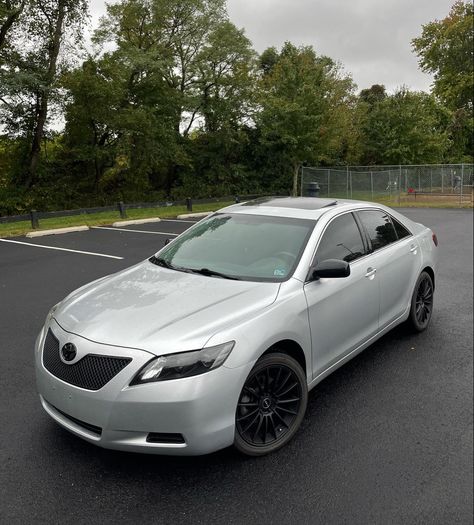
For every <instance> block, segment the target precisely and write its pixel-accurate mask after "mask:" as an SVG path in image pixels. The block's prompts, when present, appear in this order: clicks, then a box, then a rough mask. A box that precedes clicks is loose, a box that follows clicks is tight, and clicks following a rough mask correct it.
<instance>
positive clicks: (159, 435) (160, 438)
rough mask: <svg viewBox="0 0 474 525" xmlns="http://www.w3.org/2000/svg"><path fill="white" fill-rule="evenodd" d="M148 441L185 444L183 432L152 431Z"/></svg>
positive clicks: (164, 443)
mask: <svg viewBox="0 0 474 525" xmlns="http://www.w3.org/2000/svg"><path fill="white" fill-rule="evenodd" d="M146 441H147V443H161V444H163V445H166V444H169V445H184V444H185V443H186V441H184V437H183V436H182V434H167V433H164V432H150V433H149V434H148V436H147V437H146Z"/></svg>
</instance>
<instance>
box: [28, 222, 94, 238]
mask: <svg viewBox="0 0 474 525" xmlns="http://www.w3.org/2000/svg"><path fill="white" fill-rule="evenodd" d="M88 229H89V226H86V225H83V226H70V227H68V228H54V229H53V230H40V231H37V232H28V233H27V234H26V237H28V238H31V237H43V236H44V235H59V234H61V233H72V232H83V231H86V230H88Z"/></svg>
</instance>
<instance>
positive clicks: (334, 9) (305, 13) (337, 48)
mask: <svg viewBox="0 0 474 525" xmlns="http://www.w3.org/2000/svg"><path fill="white" fill-rule="evenodd" d="M453 2H454V0H227V5H228V10H229V15H230V18H231V20H232V22H234V24H235V25H236V26H238V27H239V28H244V29H245V32H246V34H247V36H248V37H249V38H250V40H251V41H252V42H253V44H254V47H255V49H256V50H257V51H258V52H262V51H263V50H264V49H265V48H267V47H270V46H276V47H280V46H281V45H282V44H283V43H284V42H285V41H286V40H290V41H291V42H293V43H295V44H298V45H299V44H304V45H312V46H313V47H314V48H315V49H316V51H317V52H318V54H324V55H328V56H330V57H331V58H333V59H335V60H338V61H340V62H341V63H342V64H343V66H344V68H345V70H346V71H347V72H348V73H351V74H352V76H353V78H354V80H355V82H356V83H357V85H358V88H359V89H364V88H366V87H370V86H371V85H372V84H385V86H386V87H387V89H388V90H389V91H393V90H394V89H395V88H397V87H398V86H401V85H406V86H408V87H409V88H410V89H416V90H425V91H428V90H429V88H430V84H431V81H432V79H431V77H430V76H429V75H426V74H425V73H422V72H421V71H420V70H419V69H418V63H417V58H416V56H415V55H414V54H413V52H412V51H411V45H410V41H411V39H412V38H414V37H416V36H418V35H419V34H420V33H421V26H422V24H426V23H427V22H429V21H431V20H434V19H436V18H437V19H441V18H444V17H445V16H446V15H447V14H448V12H449V10H450V7H451V5H452V4H453ZM90 3H91V14H92V20H93V24H96V23H97V20H98V18H99V16H100V15H102V14H104V12H105V2H104V0H91V1H90Z"/></svg>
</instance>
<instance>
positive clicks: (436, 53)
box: [412, 1, 474, 162]
mask: <svg viewBox="0 0 474 525" xmlns="http://www.w3.org/2000/svg"><path fill="white" fill-rule="evenodd" d="M412 45H413V48H414V50H415V52H416V53H417V55H418V57H419V60H420V66H421V68H422V70H423V71H426V72H428V73H432V74H433V75H434V87H433V93H434V94H435V95H436V96H438V97H439V98H440V99H441V100H442V101H443V102H444V103H445V104H446V106H447V107H448V108H449V109H450V110H451V112H452V115H451V122H450V123H449V126H448V131H449V133H450V140H451V148H450V158H451V160H454V161H457V162H459V161H466V160H467V161H472V154H473V153H472V152H473V148H474V118H473V110H474V103H473V96H474V7H473V4H472V3H471V2H462V1H457V2H455V3H454V5H453V7H452V8H451V11H450V13H449V15H448V16H447V17H446V18H445V19H443V20H436V21H434V22H430V23H428V24H426V25H424V26H423V31H422V34H421V36H420V37H418V38H415V39H414V40H413V41H412Z"/></svg>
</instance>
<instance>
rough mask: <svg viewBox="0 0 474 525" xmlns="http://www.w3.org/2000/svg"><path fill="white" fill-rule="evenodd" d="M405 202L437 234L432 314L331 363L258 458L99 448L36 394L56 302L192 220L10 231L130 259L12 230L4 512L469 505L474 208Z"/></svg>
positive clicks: (324, 513)
mask: <svg viewBox="0 0 474 525" xmlns="http://www.w3.org/2000/svg"><path fill="white" fill-rule="evenodd" d="M402 213H405V214H406V215H407V216H409V217H410V218H411V219H413V220H416V221H419V222H422V223H424V224H426V225H427V226H429V227H430V228H432V229H433V230H434V231H435V232H436V234H437V236H438V239H439V245H440V256H441V260H440V263H441V264H440V271H439V276H438V282H437V285H436V287H437V289H436V294H435V314H434V317H433V325H432V327H431V328H430V330H428V331H427V332H426V333H424V334H421V335H420V336H413V335H412V334H410V333H407V332H406V331H404V330H403V328H402V327H401V328H400V329H397V330H394V331H393V332H392V333H390V334H388V335H387V336H385V337H384V338H383V339H381V340H380V341H378V342H377V343H376V344H375V345H374V346H373V347H371V348H369V349H368V350H366V351H365V352H364V353H363V354H361V355H360V356H358V357H357V358H355V359H354V360H353V361H351V362H350V363H348V364H347V365H345V366H344V367H343V368H341V369H340V370H338V371H337V372H336V373H335V374H333V375H332V376H330V377H328V378H327V379H326V380H325V381H324V382H323V383H321V384H320V385H319V386H318V387H317V388H316V389H315V390H314V391H313V392H312V393H311V394H310V396H309V397H310V398H309V405H308V412H307V416H306V418H305V420H304V422H303V427H302V429H301V431H300V432H299V433H298V435H297V437H296V439H295V440H294V441H293V442H292V443H290V444H289V445H288V447H287V448H285V449H283V450H281V451H280V452H279V453H277V454H276V455H274V456H269V457H265V458H261V459H259V460H257V461H254V460H250V461H249V460H247V459H242V458H241V457H240V456H239V455H237V454H236V453H235V452H233V451H232V450H223V451H221V452H218V453H216V454H213V455H211V456H207V457H195V458H173V457H167V458H165V457H150V456H141V455H133V454H124V453H118V452H112V451H106V450H102V449H98V448H95V447H93V446H92V445H89V444H88V443H85V442H82V441H80V440H79V439H77V438H76V437H74V436H72V435H70V434H68V433H67V432H66V431H63V430H61V429H60V428H58V427H57V426H56V425H55V424H54V423H53V422H50V421H49V420H48V418H47V416H46V415H44V414H43V412H42V409H41V407H40V405H39V401H38V397H37V394H36V390H35V379H34V373H33V350H32V349H33V343H34V339H35V337H36V335H37V333H38V332H39V330H40V328H41V326H42V324H43V322H44V318H45V315H46V313H47V312H48V310H49V309H50V307H51V306H52V305H54V304H56V303H57V302H58V301H59V300H61V299H62V298H63V297H64V296H65V295H67V294H68V293H69V292H70V291H72V290H74V289H76V288H78V287H79V286H81V285H83V284H85V283H87V282H90V281H92V280H94V279H97V278H99V277H102V276H104V275H107V274H110V273H114V272H117V271H119V270H121V269H123V268H127V267H128V266H130V265H132V264H134V263H135V262H138V261H140V260H143V259H145V258H146V257H148V256H150V255H151V254H152V253H154V252H155V251H157V250H158V249H160V248H161V247H162V246H163V244H164V242H165V240H166V238H167V235H169V234H178V233H181V232H182V231H184V230H185V229H186V228H187V227H189V226H191V225H192V223H183V222H179V223H173V222H171V221H170V222H165V221H161V222H159V223H156V224H153V225H151V224H149V225H140V226H139V227H135V228H134V227H133V226H130V227H127V228H125V229H126V230H127V231H111V230H95V229H94V230H89V231H84V232H77V233H70V234H65V235H58V236H51V237H42V238H41V239H37V240H33V239H32V240H29V239H28V240H26V239H25V238H24V237H22V238H18V239H13V240H15V241H20V242H22V243H23V242H27V243H29V244H34V243H38V244H41V245H45V246H48V247H57V248H63V249H67V250H77V251H84V252H94V253H99V254H106V255H112V256H114V257H123V259H118V258H117V259H116V258H108V257H100V256H93V255H88V254H81V253H75V252H72V251H63V250H56V249H47V248H40V247H36V246H35V247H33V246H32V245H31V246H30V245H28V246H26V245H23V244H17V243H11V242H9V243H7V242H0V312H1V314H2V315H1V318H0V319H1V321H0V342H1V344H0V347H1V352H0V370H1V371H2V374H1V375H0V381H1V386H2V400H3V401H4V402H3V403H2V404H1V417H2V425H0V440H1V441H0V442H1V444H2V445H1V453H2V466H1V467H0V481H1V484H0V495H1V497H0V521H2V522H5V523H15V522H22V523H31V521H32V516H34V520H35V522H36V523H59V522H63V521H73V522H75V523H94V522H97V520H98V516H100V519H101V520H102V521H104V522H123V523H132V522H133V523H136V522H140V521H141V522H155V523H170V522H172V521H176V520H179V521H180V523H186V524H187V523H190V524H195V523H206V524H207V523H222V522H228V523H248V522H261V523H274V522H278V523H308V517H311V516H316V517H317V521H318V522H320V523H366V522H367V516H370V521H371V522H373V523H414V522H419V521H426V522H431V523H448V522H450V523H469V522H470V521H472V494H471V489H472V314H473V309H472V257H473V253H472V211H470V210H429V209H416V210H415V209H413V210H402ZM129 229H131V230H132V229H136V230H146V231H155V232H157V234H156V235H155V234H152V235H150V234H147V233H140V232H137V231H128V230H129ZM158 232H164V234H163V235H162V234H161V233H158ZM216 395H218V393H216ZM5 400H7V401H5ZM58 494H60V495H61V496H60V497H58Z"/></svg>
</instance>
